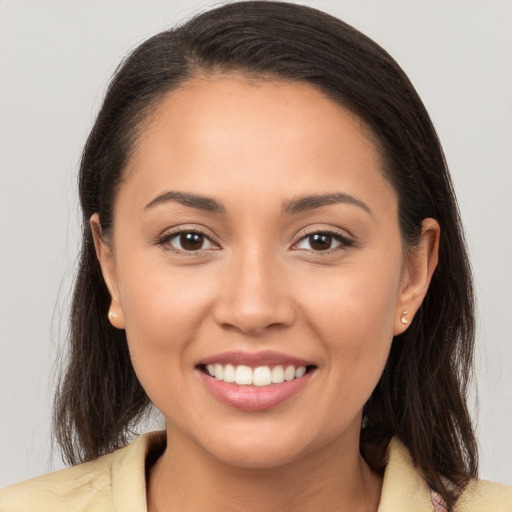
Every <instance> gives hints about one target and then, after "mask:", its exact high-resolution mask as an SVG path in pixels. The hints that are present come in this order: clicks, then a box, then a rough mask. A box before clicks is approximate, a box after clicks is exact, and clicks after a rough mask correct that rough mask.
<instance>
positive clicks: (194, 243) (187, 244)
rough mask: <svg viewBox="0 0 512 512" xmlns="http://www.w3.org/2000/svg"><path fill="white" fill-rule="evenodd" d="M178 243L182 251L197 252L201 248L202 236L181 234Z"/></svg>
mask: <svg viewBox="0 0 512 512" xmlns="http://www.w3.org/2000/svg"><path fill="white" fill-rule="evenodd" d="M180 243H181V246H182V247H183V249H186V250H187V251H197V250H198V249H201V247H202V246H203V235H201V234H199V233H183V234H182V235H181V237H180Z"/></svg>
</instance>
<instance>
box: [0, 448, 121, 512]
mask: <svg viewBox="0 0 512 512" xmlns="http://www.w3.org/2000/svg"><path fill="white" fill-rule="evenodd" d="M112 458H113V456H112V455H106V456H104V457H100V458H99V459H97V460H95V461H92V462H86V463H84V464H79V465H77V466H73V467H70V468H66V469H62V470H60V471H56V472H54V473H49V474H47V475H43V476H40V477H37V478H33V479H31V480H27V481H25V482H20V483H18V484H14V485H13V486H11V487H8V488H6V489H3V490H2V491H0V510H2V512H4V511H5V512H11V511H16V512H18V511H20V512H21V511H29V510H38V511H41V512H46V511H50V510H52V511H55V512H57V511H58V512H60V511H61V510H62V511H64V510H91V511H92V510H101V509H102V510H105V511H108V510H110V509H111V508H112V507H111V505H112V500H111V496H112V493H111V485H112V482H111V478H110V469H111V467H112ZM109 501H110V502H109ZM78 504H80V507H78V506H77V505H78ZM95 505H97V507H96V508H95ZM98 507H99V508H98Z"/></svg>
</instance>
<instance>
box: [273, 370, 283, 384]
mask: <svg viewBox="0 0 512 512" xmlns="http://www.w3.org/2000/svg"><path fill="white" fill-rule="evenodd" d="M281 382H284V370H283V367H282V366H274V368H272V383H273V384H281Z"/></svg>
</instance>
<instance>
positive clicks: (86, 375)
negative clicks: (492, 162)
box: [0, 2, 512, 511]
mask: <svg viewBox="0 0 512 512" xmlns="http://www.w3.org/2000/svg"><path fill="white" fill-rule="evenodd" d="M80 196H81V203H82V209H83V215H84V233H83V251H82V260H81V265H80V269H79V274H78V276H77V281H76V286H75V296H74V302H73V310H72V324H71V359H70V364H69V368H68V370H67V373H66V375H65V377H64V379H63V381H62V383H61V386H60V391H59V394H58V396H57V400H56V406H57V407H56V417H55V425H56V431H57V437H58V439H59V441H60V443H61V445H62V447H63V449H64V453H65V454H66V456H67V458H68V460H69V461H70V462H72V463H76V462H85V461H90V462H87V463H86V464H81V465H78V466H76V467H74V468H71V469H67V470H64V472H60V473H55V474H53V475H48V476H46V477H41V478H40V479H35V480H33V481H30V482H27V483H24V484H19V485H17V486H14V487H12V488H11V489H8V490H6V491H4V492H3V494H0V505H2V507H3V508H2V510H4V509H5V510H24V509H27V510H29V509H33V508H34V507H35V506H36V505H37V508H38V509H39V510H46V509H47V510H74V509H84V510H146V508H147V510H149V511H156V510H182V511H185V510H217V509H220V508H221V507H222V509H223V510H226V509H227V510H241V509H243V510H262V509H263V510H283V509H284V510H286V509H292V508H293V509H294V510H351V511H353V510H365V511H375V510H380V511H385V510H433V509H434V508H435V509H436V510H443V509H447V510H460V511H464V510H475V509H489V510H510V509H511V508H512V492H511V491H510V489H508V488H506V487H504V486H500V485H497V484H490V483H488V482H477V481H476V477H477V453H476V442H475V438H474V434H473V429H472V425H471V421H470V419H469V415H468V412H467V407H466V399H465V392H466V385H467V380H466V379H467V375H468V374H469V373H470V372H469V370H470V368H471V364H472V347H473V302H472V287H471V278H470V273H469V265H468V263H467V257H466V252H465V247H464V242H463V236H462V231H461V227H460V222H459V218H458V214H457V207H456V201H455V198H454V196H453V191H452V187H451V183H450V178H449V175H448V173H447V170H446V166H445V162H444V158H443V154H442V150H441V148H440V146H439V142H438V140H437V137H436V134H435V131H434V129H433V127H432V124H431V122H430V120H429V118H428V115H427V113H426V111H425V109H424V107H423V105H422V103H421V101H420V100H419V98H418V96H417V94H416V93H415V91H414V89H413V88H412V86H411V85H410V83H409V81H408V80H407V78H406V77H405V75H404V74H403V72H402V71H401V70H400V69H399V68H398V66H397V65H396V63H395V62H394V61H393V60H392V59H391V58H390V57H389V55H387V54H386V53H385V52H384V51H383V50H382V49H381V48H380V47H378V46H377V45H376V44H375V43H373V42H372V41H370V40H369V39H368V38H366V37H365V36H363V35H362V34H360V33H359V32H357V31H355V30H354V29H353V28H351V27H349V26H347V25H346V24H344V23H342V22H340V21H339V20H336V19H334V18H332V17H330V16H328V15H325V14H323V13H320V12H319V11H316V10H313V9H310V8H306V7H299V6H295V5H292V4H281V3H266V2H248V3H237V4H232V5H227V6H224V7H221V8H219V9H216V10H213V11H209V12H207V13H204V14H202V15H199V16H197V17H196V18H194V19H192V20H191V21H189V22H188V23H186V24H185V25H183V26H182V27H179V28H177V29H174V30H171V31H167V32H164V33H162V34H159V35H157V36H155V37H154V38H152V39H150V40H149V41H147V42H146V43H144V44H143V45H142V46H141V47H139V48H138V49H137V50H136V51H135V52H134V53H133V54H132V55H131V56H130V57H129V58H128V59H127V60H126V61H125V62H124V64H123V66H122V67H121V68H120V69H119V71H118V72H117V74H116V77H115V78H114V80H113V81H112V83H111V86H110V89H109V91H108V93H107V97H106V99H105V102H104V104H103V107H102V109H101V111H100V114H99V116H98V119H97V121H96V124H95V126H94V128H93V130H92V132H91V134H90V136H89V139H88V141H87V145H86V147H85V150H84V153H83V158H82V165H81V173H80ZM149 402H151V403H153V404H154V405H155V406H156V407H157V408H158V409H159V410H160V411H161V412H162V414H163V415H164V417H165V418H166V422H167V428H166V432H165V433H156V434H148V435H145V436H142V437H141V438H139V439H138V440H137V441H136V442H135V443H133V444H131V445H130V446H128V447H127V448H124V449H120V448H121V447H122V446H123V445H125V444H126V440H127V435H128V433H129V428H130V426H131V425H132V424H133V423H134V422H135V421H136V420H137V419H138V418H139V417H140V415H141V414H142V413H143V411H144V409H145V408H146V406H147V405H148V404H149ZM45 507H46V508H45Z"/></svg>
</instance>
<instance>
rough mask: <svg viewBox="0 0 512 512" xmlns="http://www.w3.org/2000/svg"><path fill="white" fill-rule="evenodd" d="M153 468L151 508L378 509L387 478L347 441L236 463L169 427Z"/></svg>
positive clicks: (158, 511)
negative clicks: (267, 460)
mask: <svg viewBox="0 0 512 512" xmlns="http://www.w3.org/2000/svg"><path fill="white" fill-rule="evenodd" d="M167 436H168V444H167V449H166V451H165V452H164V454H163V455H162V456H161V457H160V458H159V459H158V461H157V462H156V463H155V465H154V466H153V467H152V468H151V470H150V472H149V483H148V511H149V512H175V511H180V512H189V511H190V512H192V511H197V510H201V511H205V512H235V511H237V512H238V511H240V510H243V511H244V512H256V511H258V512H259V511H261V510H267V511H279V512H288V511H290V512H292V511H293V512H312V511H315V512H316V511H318V510H329V511H330V510H333V511H336V512H345V511H350V512H375V511H376V510H377V508H378V503H379V498H380V491H381V485H382V481H381V478H380V477H379V476H377V475H375V474H374V473H373V472H372V471H371V470H370V469H369V468H368V466H367V465H366V463H365V462H364V460H363V459H362V457H361V456H360V454H359V448H358V446H359V444H358V439H357V440H355V441H353V442H352V443H350V446H347V444H346V443H344V442H342V440H335V441H333V443H332V445H329V446H327V447H324V448H322V449H320V450H317V451H315V452H311V453H308V454H306V455H304V456H303V457H301V458H300V459H299V460H294V461H293V462H290V463H287V464H284V465H281V466H279V467H270V468H252V467H251V468H247V467H238V466H237V467H234V466H231V465H228V464H225V463H224V462H222V461H219V460H218V459H216V458H214V457H212V456H211V455H210V454H207V453H205V452H204V451H203V450H202V449H201V448H199V447H198V446H197V445H195V444H194V443H193V442H192V441H190V440H189V439H186V438H185V439H184V438H183V437H180V436H179V434H178V433H176V432H173V433H170V432H169V431H168V434H167Z"/></svg>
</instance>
